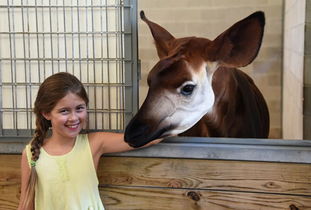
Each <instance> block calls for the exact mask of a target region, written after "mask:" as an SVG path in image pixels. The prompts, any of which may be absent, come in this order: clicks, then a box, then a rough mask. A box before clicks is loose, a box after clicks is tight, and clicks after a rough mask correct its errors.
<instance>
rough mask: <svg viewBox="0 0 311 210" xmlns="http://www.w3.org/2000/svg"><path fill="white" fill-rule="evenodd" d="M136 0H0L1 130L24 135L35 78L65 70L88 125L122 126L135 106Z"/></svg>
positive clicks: (31, 119) (31, 125)
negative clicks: (79, 92)
mask: <svg viewBox="0 0 311 210" xmlns="http://www.w3.org/2000/svg"><path fill="white" fill-rule="evenodd" d="M136 8H137V5H136V1H135V0H133V1H132V0H18V1H17V0H1V1H0V137H29V136H31V135H32V132H33V129H34V126H35V124H34V123H35V119H34V115H33V114H32V108H33V103H34V100H35V97H36V94H37V90H38V87H39V85H40V84H41V82H42V81H43V80H44V79H45V78H46V77H48V76H50V75H51V74H53V73H56V72H61V71H65V72H70V73H72V74H74V75H75V76H77V77H78V78H79V79H80V80H81V81H82V83H83V84H84V85H85V87H86V90H87V92H88V95H89V98H90V104H89V107H88V111H89V120H88V122H89V124H88V128H89V129H91V130H109V131H122V130H123V129H124V126H125V125H126V123H127V121H128V120H129V119H130V118H131V117H132V115H133V113H135V112H136V110H137V107H138V102H137V101H138V94H137V92H138V87H137V73H138V69H137V66H138V65H137V59H138V58H137V57H138V56H137V51H138V50H137V16H136V13H137V11H136V10H137V9H136Z"/></svg>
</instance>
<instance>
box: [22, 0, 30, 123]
mask: <svg viewBox="0 0 311 210" xmlns="http://www.w3.org/2000/svg"><path fill="white" fill-rule="evenodd" d="M21 4H22V5H23V4H24V2H23V0H21ZM21 12H22V28H23V31H25V23H24V21H25V20H24V8H23V7H22V8H21ZM23 51H24V58H26V41H25V35H24V34H23ZM24 68H25V72H24V73H25V83H26V81H27V62H26V60H24ZM28 92H29V90H28V86H27V85H25V95H26V110H27V111H26V124H27V125H26V126H27V129H30V124H29V118H30V117H31V114H30V113H29V112H30V111H31V110H30V111H29V110H28V107H29V98H28ZM29 115H30V117H29Z"/></svg>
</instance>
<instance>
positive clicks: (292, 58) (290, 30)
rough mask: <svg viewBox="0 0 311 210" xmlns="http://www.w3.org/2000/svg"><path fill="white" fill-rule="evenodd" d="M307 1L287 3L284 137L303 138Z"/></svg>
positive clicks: (285, 22) (291, 0)
mask: <svg viewBox="0 0 311 210" xmlns="http://www.w3.org/2000/svg"><path fill="white" fill-rule="evenodd" d="M305 5H306V1H305V0H299V1H298V0H286V1H285V9H284V11H285V12H284V18H285V19H284V59H283V61H284V69H283V138H285V139H302V138H303V68H304V63H303V62H304V39H305V37H304V33H305Z"/></svg>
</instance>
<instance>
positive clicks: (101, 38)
mask: <svg viewBox="0 0 311 210" xmlns="http://www.w3.org/2000/svg"><path fill="white" fill-rule="evenodd" d="M103 30H104V29H103V7H101V8H100V31H103ZM103 44H104V42H103V34H101V35H100V46H102V47H101V48H100V55H101V58H103V56H104V50H103ZM100 64H101V83H104V62H103V60H101V61H100ZM101 90H102V109H104V107H105V103H104V98H105V97H104V86H102V87H101ZM101 117H102V128H105V116H104V115H103V114H102V116H101Z"/></svg>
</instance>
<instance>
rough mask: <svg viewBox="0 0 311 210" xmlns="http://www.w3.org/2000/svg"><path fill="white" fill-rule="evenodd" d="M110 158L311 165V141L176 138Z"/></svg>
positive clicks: (116, 154) (115, 154)
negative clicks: (186, 159) (183, 159)
mask: <svg viewBox="0 0 311 210" xmlns="http://www.w3.org/2000/svg"><path fill="white" fill-rule="evenodd" d="M107 156H125V157H153V158H189V159H210V160H239V161H263V162H283V163H307V164H310V163H311V141H309V140H304V141H301V140H271V139H270V140H268V139H266V140H260V139H233V138H230V139H228V138H227V139H225V138H219V139H218V138H200V137H196V138H193V137H186V138H182V137H172V138H167V139H165V140H164V141H163V142H161V143H159V144H157V145H154V146H152V147H150V148H146V149H143V150H133V151H130V152H125V153H114V154H107Z"/></svg>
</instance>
